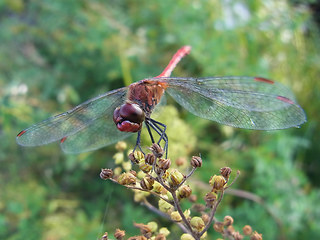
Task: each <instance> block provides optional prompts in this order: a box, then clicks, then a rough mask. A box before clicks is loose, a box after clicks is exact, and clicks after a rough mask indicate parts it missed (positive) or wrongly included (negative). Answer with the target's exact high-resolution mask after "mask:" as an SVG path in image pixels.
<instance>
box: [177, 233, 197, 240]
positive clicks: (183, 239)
mask: <svg viewBox="0 0 320 240" xmlns="http://www.w3.org/2000/svg"><path fill="white" fill-rule="evenodd" d="M180 239H181V240H194V238H193V237H192V236H191V235H190V234H189V233H184V234H182V235H181V238H180Z"/></svg>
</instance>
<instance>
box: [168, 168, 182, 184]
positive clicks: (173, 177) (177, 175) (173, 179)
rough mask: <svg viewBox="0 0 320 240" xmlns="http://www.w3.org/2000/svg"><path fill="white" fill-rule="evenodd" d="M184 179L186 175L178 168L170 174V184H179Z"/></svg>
mask: <svg viewBox="0 0 320 240" xmlns="http://www.w3.org/2000/svg"><path fill="white" fill-rule="evenodd" d="M183 180H184V176H183V174H182V173H181V172H179V171H178V170H177V169H173V170H172V171H171V173H170V176H169V185H170V186H172V187H175V186H178V185H179V184H180V183H181V182H182V181H183Z"/></svg>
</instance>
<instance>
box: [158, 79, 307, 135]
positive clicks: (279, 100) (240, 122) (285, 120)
mask: <svg viewBox="0 0 320 240" xmlns="http://www.w3.org/2000/svg"><path fill="white" fill-rule="evenodd" d="M158 80H159V79H158ZM161 81H163V82H165V83H166V84H167V86H168V88H167V90H166V91H167V92H168V93H169V94H170V95H171V96H172V97H173V98H174V99H175V100H176V101H177V102H178V103H179V104H181V105H182V106H183V107H185V108H186V109H187V110H188V111H190V112H191V113H193V114H195V115H197V116H199V117H202V118H205V119H209V120H213V121H216V122H219V123H222V124H226V125H230V126H233V127H239V128H247V129H259V130H274V129H284V128H289V127H294V126H299V125H300V124H302V123H304V122H305V121H306V116H305V113H304V111H303V109H302V108H301V107H300V106H299V105H298V104H297V103H296V102H295V98H294V95H293V93H292V92H291V91H290V90H289V89H288V88H286V87H285V86H283V85H282V84H279V83H275V82H273V81H271V80H268V79H264V78H258V77H256V78H255V77H210V78H199V79H194V78H163V79H161Z"/></svg>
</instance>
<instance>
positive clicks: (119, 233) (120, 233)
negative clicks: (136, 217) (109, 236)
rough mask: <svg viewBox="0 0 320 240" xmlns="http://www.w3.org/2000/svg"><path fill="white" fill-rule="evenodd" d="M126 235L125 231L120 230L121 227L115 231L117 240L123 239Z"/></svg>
mask: <svg viewBox="0 0 320 240" xmlns="http://www.w3.org/2000/svg"><path fill="white" fill-rule="evenodd" d="M125 235H126V232H125V231H122V230H120V229H119V228H118V229H117V230H116V232H115V233H114V235H113V236H114V237H115V238H116V239H117V240H122V239H123V238H124V236H125Z"/></svg>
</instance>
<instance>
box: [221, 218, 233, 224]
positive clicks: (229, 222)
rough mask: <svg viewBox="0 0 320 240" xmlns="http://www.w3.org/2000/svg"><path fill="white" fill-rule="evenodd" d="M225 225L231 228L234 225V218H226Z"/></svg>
mask: <svg viewBox="0 0 320 240" xmlns="http://www.w3.org/2000/svg"><path fill="white" fill-rule="evenodd" d="M223 224H224V225H225V226H230V225H232V224H233V218H232V217H231V216H225V217H224V219H223Z"/></svg>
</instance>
